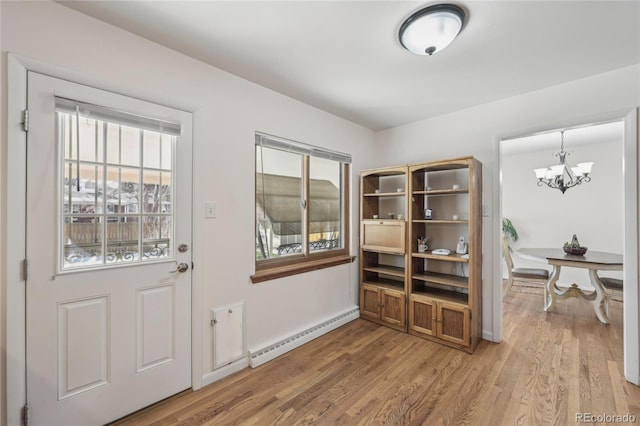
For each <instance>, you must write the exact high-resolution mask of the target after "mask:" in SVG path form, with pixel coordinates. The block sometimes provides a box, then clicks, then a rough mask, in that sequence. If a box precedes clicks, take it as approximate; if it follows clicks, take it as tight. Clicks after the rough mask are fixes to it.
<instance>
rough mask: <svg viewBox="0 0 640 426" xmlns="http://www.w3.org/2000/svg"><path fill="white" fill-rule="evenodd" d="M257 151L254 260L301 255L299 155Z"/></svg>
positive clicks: (270, 150) (300, 170) (300, 167)
mask: <svg viewBox="0 0 640 426" xmlns="http://www.w3.org/2000/svg"><path fill="white" fill-rule="evenodd" d="M256 150H257V151H256V154H257V155H256V158H257V163H256V220H257V223H256V260H263V259H269V258H273V257H278V256H286V255H291V254H296V253H301V252H302V245H301V244H302V242H303V241H304V238H303V236H302V232H303V226H302V224H303V217H304V216H303V213H304V212H303V209H302V194H303V191H302V190H303V185H302V155H300V154H295V153H290V152H284V151H279V150H275V149H270V148H261V147H260V146H256Z"/></svg>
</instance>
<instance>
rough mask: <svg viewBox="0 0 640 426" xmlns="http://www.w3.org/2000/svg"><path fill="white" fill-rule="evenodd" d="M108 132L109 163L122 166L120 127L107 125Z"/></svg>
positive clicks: (111, 124)
mask: <svg viewBox="0 0 640 426" xmlns="http://www.w3.org/2000/svg"><path fill="white" fill-rule="evenodd" d="M105 127H106V131H107V142H106V143H107V162H108V163H111V164H120V126H118V125H117V124H113V123H105Z"/></svg>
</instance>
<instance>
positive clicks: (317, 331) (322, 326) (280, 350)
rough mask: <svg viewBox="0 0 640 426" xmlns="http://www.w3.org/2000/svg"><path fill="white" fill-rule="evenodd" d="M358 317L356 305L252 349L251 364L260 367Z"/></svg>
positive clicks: (250, 352) (250, 354)
mask: <svg viewBox="0 0 640 426" xmlns="http://www.w3.org/2000/svg"><path fill="white" fill-rule="evenodd" d="M358 318H360V309H359V308H358V307H356V308H353V309H350V310H348V311H346V312H344V313H342V314H339V315H337V316H334V317H332V318H330V319H328V320H326V321H322V322H321V323H319V324H317V325H315V326H313V327H309V328H307V329H304V330H302V331H299V332H297V333H294V334H293V335H292V336H291V337H287V338H285V339H281V340H278V341H276V342H273V343H271V344H269V345H266V346H265V347H263V348H261V349H258V350H250V351H249V365H250V366H251V367H252V368H255V367H258V366H260V365H262V364H264V363H265V362H267V361H271V360H272V359H275V358H277V357H279V356H280V355H282V354H285V353H287V352H289V351H291V350H293V349H295V348H297V347H299V346H302V345H304V344H305V343H307V342H310V341H311V340H313V339H315V338H316V337H320V336H322V335H323V334H326V333H328V332H330V331H331V330H335V329H336V328H338V327H340V326H342V325H344V324H347V323H348V322H351V321H353V320H355V319H358Z"/></svg>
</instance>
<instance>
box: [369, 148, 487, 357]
mask: <svg viewBox="0 0 640 426" xmlns="http://www.w3.org/2000/svg"><path fill="white" fill-rule="evenodd" d="M360 188H361V191H362V197H361V198H360V311H361V314H362V316H363V318H366V319H370V320H372V321H375V322H379V323H381V324H385V325H388V326H390V327H393V328H396V329H399V330H404V331H408V332H409V333H411V334H414V335H416V336H420V337H423V338H426V339H430V340H434V341H436V342H439V343H443V344H446V345H449V346H452V347H455V348H458V349H462V350H465V351H467V352H473V351H474V350H475V348H476V346H477V345H478V342H479V341H480V339H481V334H482V299H481V297H482V259H481V250H482V247H481V245H482V215H481V212H482V164H481V163H480V162H479V161H478V160H476V159H474V158H473V157H463V158H455V159H451V160H444V161H436V162H429V163H421V164H414V165H409V166H406V167H405V166H401V167H389V168H384V169H375V170H365V171H363V172H362V173H361V175H360ZM426 209H429V210H430V213H431V215H430V218H427V217H426V215H425V210H426ZM423 237H428V241H427V244H428V246H430V247H429V249H427V250H423V251H418V244H417V241H418V239H421V238H423ZM461 237H462V238H463V239H464V241H465V242H466V244H467V250H466V252H465V253H456V248H457V247H456V246H457V242H458V240H459V239H460V238H461ZM434 248H446V249H449V250H450V254H449V255H442V254H434V253H433V249H434Z"/></svg>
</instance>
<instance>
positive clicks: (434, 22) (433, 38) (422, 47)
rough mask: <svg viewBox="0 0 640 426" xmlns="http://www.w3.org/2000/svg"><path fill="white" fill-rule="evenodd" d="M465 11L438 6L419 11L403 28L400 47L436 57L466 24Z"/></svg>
mask: <svg viewBox="0 0 640 426" xmlns="http://www.w3.org/2000/svg"><path fill="white" fill-rule="evenodd" d="M465 18H466V15H465V13H464V10H462V8H460V7H459V6H456V5H454V4H436V5H432V6H428V7H425V8H423V9H420V10H418V11H417V12H415V13H414V14H413V15H411V16H410V17H408V18H407V19H406V20H405V21H404V22H403V23H402V26H401V27H400V31H399V33H398V39H399V40H400V44H402V46H403V47H404V48H405V49H407V50H408V51H410V52H412V53H415V54H416V55H429V56H431V55H433V54H435V53H438V52H440V51H441V50H442V49H444V48H445V47H447V46H448V45H449V44H451V42H452V41H453V40H454V39H455V38H456V37H457V36H458V34H459V33H460V31H461V30H462V27H463V26H464V23H465Z"/></svg>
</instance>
